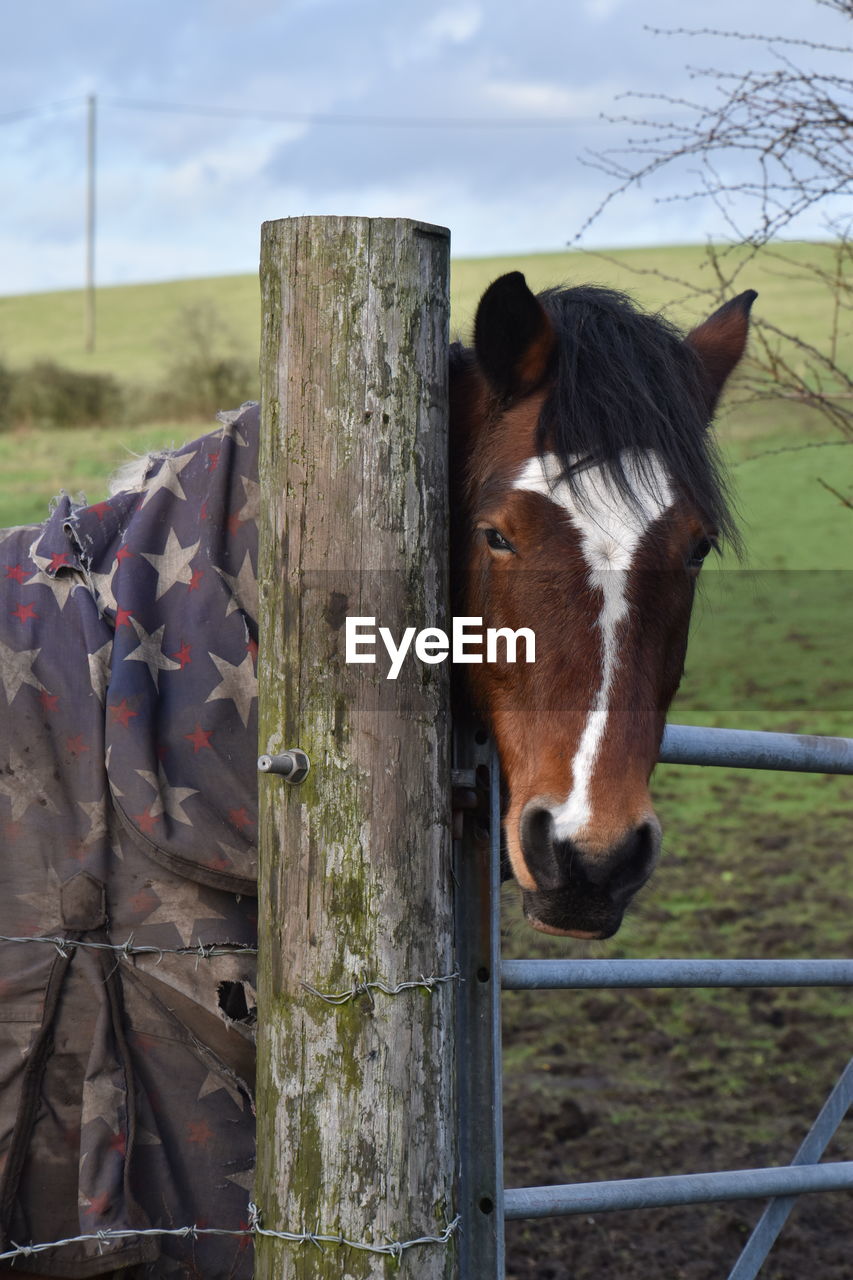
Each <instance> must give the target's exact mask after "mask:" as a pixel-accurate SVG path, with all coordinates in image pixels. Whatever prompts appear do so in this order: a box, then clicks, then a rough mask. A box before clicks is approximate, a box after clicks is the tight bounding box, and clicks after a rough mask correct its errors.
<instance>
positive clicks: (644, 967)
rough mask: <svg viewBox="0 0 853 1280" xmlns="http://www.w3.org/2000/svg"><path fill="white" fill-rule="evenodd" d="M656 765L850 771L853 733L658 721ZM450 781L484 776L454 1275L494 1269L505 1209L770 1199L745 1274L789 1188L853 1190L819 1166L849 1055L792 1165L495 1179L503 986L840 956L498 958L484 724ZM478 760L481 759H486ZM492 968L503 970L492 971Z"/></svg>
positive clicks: (466, 892) (465, 896)
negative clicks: (574, 1178)
mask: <svg viewBox="0 0 853 1280" xmlns="http://www.w3.org/2000/svg"><path fill="white" fill-rule="evenodd" d="M660 760H661V762H664V763H675V764H702V765H723V766H729V767H740V768H748V769H788V770H794V771H799V772H811V773H845V774H853V739H849V738H817V737H808V736H803V735H796V734H777V733H763V732H751V731H744V730H736V729H705V728H700V727H697V726H692V725H669V726H668V727H667V729H666V732H665V735H664V740H663V744H662V747H661V754H660ZM455 765H456V772H455V777H454V780H455V782H456V784H457V785H460V786H467V787H474V786H477V785H478V784H479V785H480V787H481V788H482V787H483V786H484V785H485V786H486V787H487V790H488V805H487V809H488V818H487V819H486V820H485V821H482V816H481V819H478V821H480V822H481V826H480V829H479V830H478V829H477V827H476V824H474V823H471V822H466V824H465V828H466V832H465V836H464V838H463V839H462V840H461V841H459V842H457V861H456V868H457V870H456V875H457V878H458V881H459V894H458V898H459V901H460V912H459V930H460V933H459V938H460V942H459V947H460V952H459V954H460V957H461V959H460V964H459V967H460V970H461V972H462V974H463V976H464V977H465V982H464V983H463V984H462V986H461V988H460V993H459V1007H460V1022H459V1027H460V1033H459V1044H460V1113H461V1114H460V1122H461V1129H462V1133H461V1139H460V1164H461V1168H460V1210H461V1212H462V1215H463V1220H464V1222H465V1230H464V1232H463V1234H462V1236H461V1237H460V1277H461V1280H503V1276H504V1247H505V1246H504V1220H505V1218H508V1219H516V1218H522V1217H541V1216H546V1215H551V1214H554V1213H588V1212H600V1211H605V1210H610V1209H617V1208H620V1209H626V1208H641V1207H651V1206H653V1205H682V1204H694V1203H703V1202H709V1201H715V1200H735V1199H750V1198H763V1197H772V1199H771V1203H770V1204H769V1205H768V1207H767V1209H766V1211H765V1213H764V1214H763V1215H762V1217H761V1219H760V1220H759V1222H758V1224H757V1226H756V1228H755V1231H754V1232H753V1236H752V1237H751V1238H750V1239H749V1240H748V1241H747V1244H746V1246H745V1248H744V1251H743V1253H742V1255H741V1258H740V1259H739V1260H738V1262H737V1263H736V1264H735V1269H734V1270H733V1271H732V1272H731V1274H730V1277H729V1280H754V1277H755V1276H756V1275H757V1273H758V1270H759V1268H760V1267H761V1265H762V1263H763V1262H764V1260H765V1258H766V1256H767V1253H768V1252H769V1250H770V1248H771V1247H772V1244H773V1242H774V1240H775V1238H776V1236H777V1235H778V1232H779V1230H780V1229H781V1226H782V1224H783V1223H784V1221H785V1218H786V1217H787V1215H788V1213H789V1212H790V1207H791V1205H792V1204H793V1203H795V1197H796V1196H798V1195H801V1194H804V1193H807V1192H813V1191H828V1190H837V1189H853V1161H850V1162H840V1161H839V1162H833V1163H826V1164H819V1163H818V1161H819V1160H820V1158H821V1156H822V1154H823V1152H824V1150H825V1148H826V1145H827V1144H828V1142H829V1140H830V1138H831V1136H832V1134H833V1133H834V1132H835V1130H836V1129H837V1127H838V1125H839V1124H840V1123H841V1120H842V1119H843V1117H844V1114H845V1113H846V1111H847V1109H848V1107H849V1105H850V1101H851V1095H853V1062H851V1064H850V1066H849V1067H848V1068H847V1071H846V1072H845V1073H844V1075H843V1076H842V1078H841V1080H840V1081H839V1083H838V1084H837V1085H836V1087H835V1089H834V1090H833V1092H832V1094H830V1097H829V1098H828V1100H827V1102H826V1104H825V1105H824V1107H823V1108H822V1110H821V1113H820V1115H819V1117H818V1119H817V1120H816V1121H815V1124H814V1125H813V1126H812V1129H811V1131H810V1133H809V1136H808V1137H807V1139H806V1140H805V1142H804V1143H803V1144H802V1146H801V1148H800V1150H799V1151H798V1153H797V1156H796V1157H795V1158H794V1161H793V1162H792V1164H791V1165H787V1166H784V1167H782V1168H770V1169H743V1170H731V1171H728V1172H722V1173H702V1174H676V1175H671V1176H669V1177H661V1178H638V1179H622V1180H618V1181H611V1182H599V1183H578V1184H569V1185H568V1186H557V1187H526V1188H510V1189H504V1186H503V1170H502V1164H503V1160H502V1155H503V1128H502V1117H501V1093H502V1063H501V1038H500V992H501V988H503V989H505V990H545V989H568V990H571V989H580V988H598V989H601V988H605V987H609V988H641V987H680V988H684V987H780V986H793V987H801V986H853V961H851V960H846V959H841V960H715V959H712V958H709V959H698V960H672V959H665V960H555V961H549V960H505V961H503V963H501V958H500V882H499V868H500V813H499V775H498V766H497V760H496V757H495V754H494V751H493V748H492V747H491V745H490V744H489V743H488V742H487V739H486V738H485V735H484V734H483V733H482V732H479V733H473V732H471V731H470V729H469V730H468V731H467V732H466V731H465V730H463V731H462V732H460V733H459V735H458V737H457V750H456V758H455ZM484 766H485V769H484ZM498 978H499V979H500V981H498Z"/></svg>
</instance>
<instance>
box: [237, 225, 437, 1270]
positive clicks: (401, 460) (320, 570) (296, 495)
mask: <svg viewBox="0 0 853 1280" xmlns="http://www.w3.org/2000/svg"><path fill="white" fill-rule="evenodd" d="M448 248H449V236H448V233H447V232H446V231H445V230H444V229H442V228H440V227H432V226H427V225H424V224H422V223H417V222H409V221H405V220H393V219H366V218H310V217H308V218H293V219H286V220H283V221H280V222H271V223H266V224H265V226H264V229H263V240H262V254H261V283H262V295H263V315H264V324H263V344H262V358H261V371H262V372H261V377H262V402H263V407H262V423H263V428H262V434H263V444H262V454H261V495H262V500H261V512H262V516H261V548H262V550H261V565H260V588H261V625H262V634H261V652H260V689H261V697H260V726H261V727H260V746H261V750H262V751H263V752H270V753H275V752H280V751H282V750H284V749H286V748H289V747H300V748H302V749H303V750H305V751H307V753H308V755H309V756H310V759H311V771H310V773H309V775H308V778H307V780H306V781H305V782H304V783H302V784H301V786H298V787H289V786H288V784H287V783H286V782H284V781H283V780H282V779H281V778H277V777H274V776H272V775H269V776H265V777H261V779H260V784H261V785H260V792H261V816H260V833H259V834H260V845H261V873H260V903H259V925H260V929H259V932H260V976H259V1010H260V1027H259V1064H258V1066H259V1079H258V1176H257V1184H256V1192H255V1198H256V1200H257V1203H258V1206H259V1208H260V1212H261V1215H262V1219H261V1220H262V1224H263V1226H264V1227H265V1228H272V1229H275V1230H283V1231H291V1232H295V1233H299V1232H316V1233H317V1234H318V1235H321V1236H337V1235H338V1234H339V1233H340V1234H341V1235H342V1236H343V1237H344V1238H345V1239H346V1240H349V1241H351V1242H354V1243H364V1244H371V1245H373V1246H381V1245H386V1244H387V1243H388V1242H407V1241H411V1240H414V1239H416V1238H418V1237H440V1236H441V1235H442V1233H443V1232H444V1230H445V1228H446V1227H447V1225H448V1223H449V1222H450V1221H451V1220H452V1219H453V1216H454V1203H453V1175H454V1150H453V1146H454V1143H453V1131H454V1125H453V1083H452V1064H453V1052H452V1048H453V1046H452V1043H451V1038H452V1034H453V1003H454V980H453V979H451V980H449V981H445V982H442V983H439V984H437V985H435V986H434V987H433V988H432V989H430V990H427V989H425V988H423V987H420V988H419V987H410V988H405V989H403V990H401V991H399V992H398V993H396V994H385V993H384V992H383V991H381V990H380V989H378V988H377V987H372V988H371V989H370V990H369V991H367V992H365V991H364V988H363V984H372V983H382V984H384V985H385V986H386V987H388V988H390V989H393V988H395V987H397V986H398V984H400V983H403V982H408V981H413V980H415V981H416V980H418V979H420V978H422V977H424V978H431V977H439V978H447V977H448V976H449V975H451V974H452V973H453V945H452V909H451V907H452V903H451V894H452V883H451V880H452V877H451V867H450V832H449V785H450V776H449V755H448V751H449V744H448V721H449V707H448V687H449V676H448V670H447V663H441V664H439V665H428V664H425V663H423V662H420V661H416V660H415V659H414V658H413V657H409V658H408V659H407V660H406V661H405V662H404V663H403V668H402V670H401V672H400V674H399V677H398V678H397V679H396V680H389V679H387V678H386V677H387V673H388V669H389V662H388V658H387V655H386V653H385V649H384V646H383V644H382V643H381V641H379V640H378V638H377V646H376V650H375V653H376V662H375V664H372V665H371V664H366V663H361V664H356V663H347V661H346V657H345V642H346V618H347V617H348V616H349V617H373V618H375V619H376V623H375V625H376V628H378V627H379V626H384V627H388V628H389V629H390V631H391V632H392V634H393V636H394V639H395V642H399V640H400V638H401V637H402V635H403V632H404V629H405V627H407V626H414V627H416V628H417V629H418V630H420V629H421V628H423V627H428V626H442V625H446V621H445V620H446V612H447V568H446V563H447V497H446V491H447V484H446V466H447V463H446V418H447V389H446V380H447V372H446V368H447V336H448V312H449V303H448ZM359 988H361V990H360V991H359ZM349 991H354V992H355V994H354V995H353V996H352V997H351V998H348V999H343V1000H342V1002H341V1003H334V1002H329V1001H328V999H324V996H326V997H328V996H331V995H333V994H337V993H345V992H349ZM256 1253H257V1262H256V1275H257V1276H258V1277H260V1278H261V1280H273V1277H275V1278H276V1280H279V1277H299V1278H300V1280H308V1278H309V1277H310V1278H311V1280H321V1278H322V1280H332V1277H334V1278H335V1280H339V1278H340V1277H343V1276H346V1277H354V1278H355V1277H358V1278H359V1280H360V1278H361V1277H379V1276H382V1277H385V1276H387V1275H389V1274H390V1271H391V1270H392V1269H393V1267H394V1265H395V1264H394V1262H393V1261H392V1258H393V1255H389V1254H387V1253H385V1254H379V1253H376V1254H374V1253H370V1252H366V1251H362V1250H358V1249H355V1248H353V1247H351V1246H349V1245H346V1244H338V1243H325V1244H323V1245H322V1247H318V1246H317V1245H315V1244H312V1243H294V1242H289V1241H288V1242H285V1241H282V1240H278V1239H270V1238H263V1239H260V1240H258V1241H257V1250H256ZM454 1253H455V1247H454V1242H453V1239H452V1237H451V1238H449V1239H448V1240H447V1241H446V1242H440V1241H439V1242H433V1243H424V1244H419V1245H417V1246H413V1247H411V1248H407V1249H406V1250H404V1251H403V1253H402V1255H401V1256H400V1257H399V1263H400V1267H401V1272H400V1274H401V1275H402V1276H404V1277H405V1276H411V1277H415V1276H416V1277H417V1278H418V1280H439V1277H441V1278H444V1277H449V1276H450V1275H451V1274H452V1272H453V1268H454Z"/></svg>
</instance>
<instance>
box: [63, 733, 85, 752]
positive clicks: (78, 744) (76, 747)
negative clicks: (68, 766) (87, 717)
mask: <svg viewBox="0 0 853 1280" xmlns="http://www.w3.org/2000/svg"><path fill="white" fill-rule="evenodd" d="M65 749H66V751H70V752H71V754H72V756H82V754H83V752H84V751H88V750H89V748H88V747H87V745H86V743H85V741H84V739H83V735H82V733H78V734H77V736H76V738H66V739H65Z"/></svg>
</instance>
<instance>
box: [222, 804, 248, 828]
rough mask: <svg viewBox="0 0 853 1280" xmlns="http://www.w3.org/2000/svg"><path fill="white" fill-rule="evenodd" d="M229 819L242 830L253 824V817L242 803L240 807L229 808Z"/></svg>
mask: <svg viewBox="0 0 853 1280" xmlns="http://www.w3.org/2000/svg"><path fill="white" fill-rule="evenodd" d="M228 821H229V822H230V823H231V825H232V827H237V828H238V830H240V831H243V830H245V828H246V827H249V826H251V824H252V819H251V818H250V817H249V815H248V813H247V812H246V809H245V808H244V807H243V806H242V805H241V806H240V808H239V809H229V810H228Z"/></svg>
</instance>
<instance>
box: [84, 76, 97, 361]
mask: <svg viewBox="0 0 853 1280" xmlns="http://www.w3.org/2000/svg"><path fill="white" fill-rule="evenodd" d="M85 333H86V350H87V351H94V350H95V95H94V93H90V94H89V95H88V97H87V99H86V324H85Z"/></svg>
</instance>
